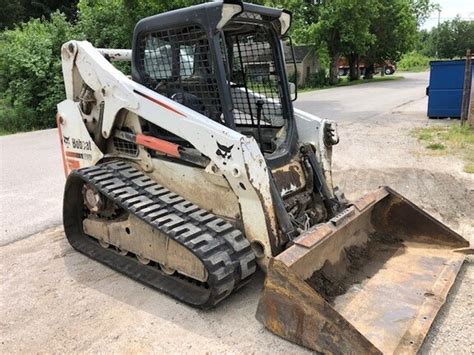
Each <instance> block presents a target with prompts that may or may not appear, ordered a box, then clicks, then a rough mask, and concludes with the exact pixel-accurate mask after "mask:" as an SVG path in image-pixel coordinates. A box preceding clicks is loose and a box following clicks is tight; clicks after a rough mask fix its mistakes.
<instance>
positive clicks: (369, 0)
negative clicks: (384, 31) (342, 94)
mask: <svg viewBox="0 0 474 355" xmlns="http://www.w3.org/2000/svg"><path fill="white" fill-rule="evenodd" d="M375 5H376V0H326V1H324V2H323V4H322V5H321V6H320V13H319V21H318V22H317V23H313V24H311V25H309V26H308V32H309V33H310V34H311V36H312V38H314V40H315V42H316V43H317V44H319V45H322V46H325V47H326V48H327V51H328V53H329V56H330V68H329V77H330V81H331V83H332V84H336V83H337V80H338V79H337V75H338V60H339V58H340V56H341V55H343V54H346V55H352V54H355V55H359V54H360V53H364V52H365V50H366V49H367V48H368V46H369V45H370V44H371V43H372V42H373V41H374V36H373V35H372V34H371V33H370V32H369V27H370V23H371V21H372V19H373V18H374V16H375V15H376V13H375V9H376V6H375Z"/></svg>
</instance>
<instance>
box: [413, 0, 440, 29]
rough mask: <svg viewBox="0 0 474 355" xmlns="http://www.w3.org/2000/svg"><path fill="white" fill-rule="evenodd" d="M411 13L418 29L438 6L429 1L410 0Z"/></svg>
mask: <svg viewBox="0 0 474 355" xmlns="http://www.w3.org/2000/svg"><path fill="white" fill-rule="evenodd" d="M410 5H411V11H412V13H413V14H414V15H415V18H416V24H417V27H420V26H421V25H422V24H423V23H425V21H426V20H427V19H428V18H429V17H430V14H431V13H432V12H433V11H434V10H438V9H440V5H439V4H437V3H432V2H431V0H410Z"/></svg>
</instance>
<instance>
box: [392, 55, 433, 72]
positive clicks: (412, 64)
mask: <svg viewBox="0 0 474 355" xmlns="http://www.w3.org/2000/svg"><path fill="white" fill-rule="evenodd" d="M431 60H433V58H430V57H427V56H424V55H423V54H420V53H418V52H415V51H413V52H409V53H407V54H404V55H403V57H402V59H401V60H400V61H399V62H398V63H397V69H398V70H404V71H423V70H428V69H429V67H430V61H431Z"/></svg>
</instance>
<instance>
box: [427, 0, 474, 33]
mask: <svg viewBox="0 0 474 355" xmlns="http://www.w3.org/2000/svg"><path fill="white" fill-rule="evenodd" d="M432 2H433V3H438V4H440V5H441V22H444V21H449V20H452V19H453V18H454V17H455V16H456V15H458V14H459V15H460V16H461V18H462V19H463V20H472V21H474V0H432ZM437 25H438V11H435V12H433V13H432V14H431V15H430V18H429V19H428V20H426V22H425V23H424V24H423V26H422V28H423V29H427V30H429V29H431V28H432V27H435V26H437Z"/></svg>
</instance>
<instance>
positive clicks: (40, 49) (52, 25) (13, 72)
mask: <svg viewBox="0 0 474 355" xmlns="http://www.w3.org/2000/svg"><path fill="white" fill-rule="evenodd" d="M71 37H77V35H76V34H75V33H73V28H72V26H71V24H70V23H69V22H67V20H66V17H65V15H63V14H60V13H54V14H53V15H52V16H51V20H50V21H47V20H39V19H34V20H31V21H29V22H28V23H25V24H22V25H20V26H18V27H16V28H15V29H13V30H7V31H4V32H3V33H2V34H1V35H0V103H1V107H0V128H2V129H4V130H6V131H19V130H31V129H42V128H48V127H52V126H54V124H55V123H54V122H55V120H54V116H55V112H56V104H57V103H58V102H60V101H62V100H63V97H64V86H63V78H62V72H61V61H60V51H61V45H62V44H63V43H64V42H66V41H67V40H69V39H70V38H71Z"/></svg>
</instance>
